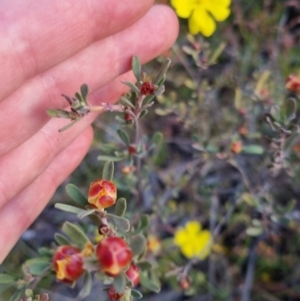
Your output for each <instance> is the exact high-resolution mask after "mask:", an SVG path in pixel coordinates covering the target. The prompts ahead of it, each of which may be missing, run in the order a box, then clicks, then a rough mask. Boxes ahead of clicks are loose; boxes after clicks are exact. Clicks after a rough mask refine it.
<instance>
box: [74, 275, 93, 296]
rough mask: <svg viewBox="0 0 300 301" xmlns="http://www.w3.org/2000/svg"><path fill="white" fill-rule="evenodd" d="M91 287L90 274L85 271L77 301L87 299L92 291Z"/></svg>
mask: <svg viewBox="0 0 300 301" xmlns="http://www.w3.org/2000/svg"><path fill="white" fill-rule="evenodd" d="M92 286H93V279H92V275H91V273H90V272H88V271H86V272H85V273H84V279H83V284H82V289H81V291H80V293H79V295H78V297H79V299H81V298H82V299H83V298H85V297H87V296H88V295H89V294H90V292H91V290H92Z"/></svg>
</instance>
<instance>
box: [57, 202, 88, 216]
mask: <svg viewBox="0 0 300 301" xmlns="http://www.w3.org/2000/svg"><path fill="white" fill-rule="evenodd" d="M54 207H55V208H57V209H59V210H62V211H65V212H71V213H75V214H80V213H82V212H85V210H83V209H80V208H78V207H74V206H72V205H67V204H61V203H56V204H55V205H54Z"/></svg>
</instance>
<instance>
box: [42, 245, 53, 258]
mask: <svg viewBox="0 0 300 301" xmlns="http://www.w3.org/2000/svg"><path fill="white" fill-rule="evenodd" d="M38 252H39V254H40V255H41V256H48V257H52V255H53V252H52V250H51V249H49V248H45V247H42V248H39V249H38Z"/></svg>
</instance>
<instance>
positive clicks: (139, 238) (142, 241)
mask: <svg viewBox="0 0 300 301" xmlns="http://www.w3.org/2000/svg"><path fill="white" fill-rule="evenodd" d="M146 245H147V240H146V238H145V237H144V236H143V235H142V234H138V235H135V236H133V237H132V238H131V241H130V248H131V250H132V253H133V256H138V255H140V254H142V253H143V252H144V251H145V248H146Z"/></svg>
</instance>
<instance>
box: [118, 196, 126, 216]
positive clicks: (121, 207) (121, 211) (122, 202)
mask: <svg viewBox="0 0 300 301" xmlns="http://www.w3.org/2000/svg"><path fill="white" fill-rule="evenodd" d="M126 209H127V202H126V199H124V198H120V199H118V200H117V203H116V206H115V215H117V216H123V215H124V213H125V212H126Z"/></svg>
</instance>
